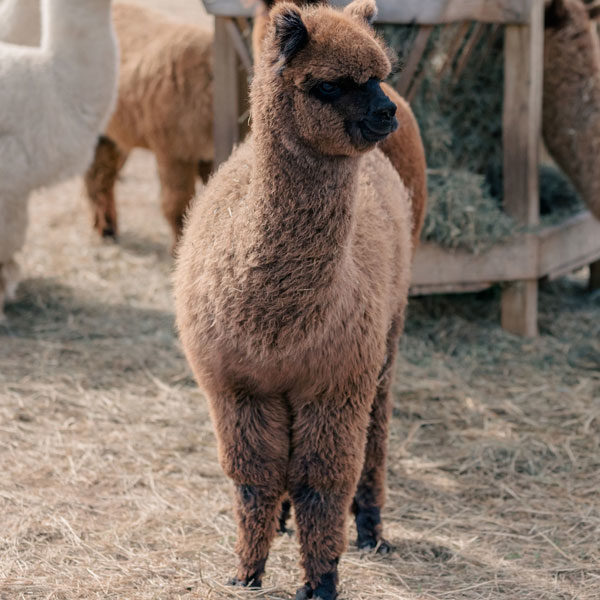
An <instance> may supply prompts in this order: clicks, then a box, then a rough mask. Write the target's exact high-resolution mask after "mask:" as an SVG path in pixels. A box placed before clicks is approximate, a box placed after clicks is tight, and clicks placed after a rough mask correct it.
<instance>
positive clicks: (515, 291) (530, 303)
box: [500, 279, 538, 337]
mask: <svg viewBox="0 0 600 600" xmlns="http://www.w3.org/2000/svg"><path fill="white" fill-rule="evenodd" d="M500 310H501V313H502V317H501V322H502V328H503V329H506V331H509V332H510V333H514V334H516V335H520V336H523V337H536V336H537V335H538V324H537V316H538V282H537V279H529V280H524V281H517V282H516V283H511V284H509V285H507V286H506V287H505V288H504V289H503V290H502V300H501V304H500Z"/></svg>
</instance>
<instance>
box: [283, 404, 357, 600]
mask: <svg viewBox="0 0 600 600" xmlns="http://www.w3.org/2000/svg"><path fill="white" fill-rule="evenodd" d="M342 397H343V398H344V399H343V400H340V402H336V403H334V405H333V406H332V404H329V403H327V402H323V401H316V402H314V403H306V402H302V403H299V404H296V406H301V407H302V408H301V409H300V411H299V412H298V414H295V415H294V425H293V441H292V447H293V451H292V456H291V461H290V466H289V474H288V487H289V492H290V496H291V499H292V503H293V505H294V511H295V516H296V525H297V534H298V539H299V542H300V548H301V552H302V566H303V568H304V573H305V581H306V583H305V585H304V586H303V587H302V588H300V589H299V590H298V592H297V594H296V600H304V599H305V598H315V599H317V598H318V599H320V600H334V599H335V598H336V597H337V581H338V573H337V567H338V562H339V559H340V557H341V555H342V553H343V552H344V550H345V548H346V522H347V516H348V512H349V509H350V504H351V502H352V496H353V494H354V492H355V489H356V483H357V481H358V477H359V475H360V469H361V465H362V459H363V453H364V447H365V441H366V432H367V425H368V419H369V402H368V401H367V402H361V401H355V399H354V398H353V396H352V395H351V394H343V396H342Z"/></svg>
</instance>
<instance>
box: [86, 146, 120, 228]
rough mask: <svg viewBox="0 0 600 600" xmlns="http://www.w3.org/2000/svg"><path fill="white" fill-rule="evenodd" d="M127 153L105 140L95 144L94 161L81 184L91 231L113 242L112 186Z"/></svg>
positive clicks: (113, 196)
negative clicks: (90, 215)
mask: <svg viewBox="0 0 600 600" xmlns="http://www.w3.org/2000/svg"><path fill="white" fill-rule="evenodd" d="M126 160H127V153H125V152H123V151H122V150H121V149H120V148H119V147H118V146H117V144H115V142H113V141H112V140H111V139H109V138H108V137H106V136H100V137H99V138H98V142H97V144H96V152H95V154H94V160H93V162H92V164H91V165H90V166H89V168H88V170H87V171H86V173H85V177H84V182H85V188H86V192H87V195H88V198H89V201H90V205H91V209H92V215H93V219H94V229H95V230H96V231H97V232H98V233H99V234H100V235H101V236H102V237H113V238H115V237H116V236H117V233H118V223H117V207H116V205H115V182H116V180H117V176H118V175H119V171H120V170H121V169H122V168H123V166H124V165H125V162H126Z"/></svg>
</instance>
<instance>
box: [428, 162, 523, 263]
mask: <svg viewBox="0 0 600 600" xmlns="http://www.w3.org/2000/svg"><path fill="white" fill-rule="evenodd" d="M428 185H429V208H428V212H427V216H426V217H425V224H424V226H423V233H422V236H421V237H422V239H423V240H424V241H430V242H435V243H438V244H440V245H441V246H444V247H447V248H462V249H466V250H469V251H471V252H481V251H483V250H486V249H488V248H489V247H491V246H492V245H494V244H497V243H500V242H504V241H506V240H508V239H510V237H511V236H512V234H513V231H514V222H513V220H512V219H511V218H510V217H509V216H508V215H506V214H505V213H504V212H502V211H501V210H499V208H498V203H497V201H496V199H495V198H493V197H492V195H491V194H490V193H489V187H488V185H487V183H486V181H485V177H484V176H483V175H479V174H477V173H473V172H471V171H467V170H465V169H455V170H450V169H430V171H429V174H428Z"/></svg>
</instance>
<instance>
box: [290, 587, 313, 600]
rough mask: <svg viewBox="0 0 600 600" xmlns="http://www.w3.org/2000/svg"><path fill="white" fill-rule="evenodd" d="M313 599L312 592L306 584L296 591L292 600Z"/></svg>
mask: <svg viewBox="0 0 600 600" xmlns="http://www.w3.org/2000/svg"><path fill="white" fill-rule="evenodd" d="M312 597H313V591H312V588H311V587H310V585H309V584H308V583H307V584H305V585H303V586H302V587H301V588H298V589H297V590H296V597H295V599H294V600H308V599H309V598H312Z"/></svg>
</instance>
